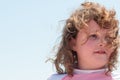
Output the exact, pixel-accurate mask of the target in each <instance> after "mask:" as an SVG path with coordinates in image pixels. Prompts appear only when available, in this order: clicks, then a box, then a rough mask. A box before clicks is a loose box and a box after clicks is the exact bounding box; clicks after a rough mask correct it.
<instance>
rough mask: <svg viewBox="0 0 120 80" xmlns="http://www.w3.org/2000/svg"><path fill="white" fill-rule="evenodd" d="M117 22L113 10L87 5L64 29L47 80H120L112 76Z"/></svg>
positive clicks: (77, 11) (72, 17)
mask: <svg viewBox="0 0 120 80" xmlns="http://www.w3.org/2000/svg"><path fill="white" fill-rule="evenodd" d="M118 45H119V43H118V20H117V19H116V18H115V11H114V10H106V8H105V7H104V6H100V5H99V4H98V3H94V2H84V3H83V4H81V7H80V8H79V9H77V10H76V11H75V12H74V13H73V14H72V15H71V16H70V18H68V19H67V21H66V24H65V27H64V29H63V34H62V41H61V43H60V46H59V49H58V52H57V55H56V58H55V60H54V64H55V67H56V70H57V73H58V74H53V75H52V76H50V77H49V78H48V80H120V75H119V76H117V75H113V74H112V71H113V69H114V68H116V62H117V57H118Z"/></svg>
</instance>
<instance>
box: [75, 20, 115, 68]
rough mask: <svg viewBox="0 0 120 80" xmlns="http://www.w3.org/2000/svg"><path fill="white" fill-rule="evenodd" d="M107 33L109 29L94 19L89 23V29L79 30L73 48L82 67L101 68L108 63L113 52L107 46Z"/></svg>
mask: <svg viewBox="0 0 120 80" xmlns="http://www.w3.org/2000/svg"><path fill="white" fill-rule="evenodd" d="M88 30H89V32H88ZM87 33H88V34H87ZM107 33H108V30H107V29H100V27H99V25H98V24H97V23H96V22H95V21H94V20H91V21H90V22H89V23H88V28H87V30H86V29H82V30H80V31H79V32H78V34H77V37H76V39H75V40H74V43H75V45H74V46H73V49H74V51H76V52H77V55H78V65H79V68H80V69H100V68H104V67H105V66H106V65H107V63H108V61H109V57H110V55H111V53H112V52H113V50H112V49H110V48H108V47H107V46H106V45H107V44H108V41H109V40H108V37H107V36H108V34H107Z"/></svg>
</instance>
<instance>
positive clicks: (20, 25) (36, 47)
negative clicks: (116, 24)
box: [0, 0, 120, 80]
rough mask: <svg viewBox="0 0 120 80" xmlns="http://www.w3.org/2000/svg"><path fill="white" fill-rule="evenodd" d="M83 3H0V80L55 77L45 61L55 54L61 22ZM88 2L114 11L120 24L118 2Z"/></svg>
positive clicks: (1, 0)
mask: <svg viewBox="0 0 120 80" xmlns="http://www.w3.org/2000/svg"><path fill="white" fill-rule="evenodd" d="M83 1H84V0H0V80H46V79H47V77H48V75H50V74H52V73H54V72H55V69H54V67H53V65H52V64H51V63H50V62H47V63H45V61H46V60H47V59H48V57H50V56H51V55H53V54H54V53H53V52H52V49H53V47H54V45H56V44H57V43H58V42H59V40H60V34H61V30H62V27H63V24H64V21H63V20H66V19H67V18H68V17H69V16H70V14H71V13H72V12H73V11H74V10H75V9H76V8H78V7H79V5H80V4H81V2H83ZM87 1H94V2H99V3H100V4H102V5H105V6H106V7H108V8H114V9H115V10H116V11H117V16H116V17H117V18H118V19H119V20H120V5H119V3H120V1H119V0H87ZM119 59H120V58H119ZM119 64H120V63H119ZM118 68H119V69H118V71H119V70H120V67H118Z"/></svg>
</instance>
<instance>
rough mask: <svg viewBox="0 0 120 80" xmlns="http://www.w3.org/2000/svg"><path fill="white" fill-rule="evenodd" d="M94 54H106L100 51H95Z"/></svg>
mask: <svg viewBox="0 0 120 80" xmlns="http://www.w3.org/2000/svg"><path fill="white" fill-rule="evenodd" d="M95 53H97V54H106V52H105V51H102V50H100V51H95Z"/></svg>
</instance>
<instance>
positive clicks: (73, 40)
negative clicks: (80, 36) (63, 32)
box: [69, 38, 76, 51]
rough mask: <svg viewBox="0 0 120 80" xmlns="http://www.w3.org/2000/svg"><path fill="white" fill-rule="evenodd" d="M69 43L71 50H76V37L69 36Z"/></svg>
mask: <svg viewBox="0 0 120 80" xmlns="http://www.w3.org/2000/svg"><path fill="white" fill-rule="evenodd" d="M69 45H70V48H71V49H72V50H73V51H76V39H74V38H71V40H70V42H69Z"/></svg>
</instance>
